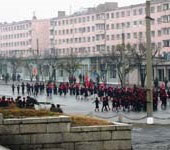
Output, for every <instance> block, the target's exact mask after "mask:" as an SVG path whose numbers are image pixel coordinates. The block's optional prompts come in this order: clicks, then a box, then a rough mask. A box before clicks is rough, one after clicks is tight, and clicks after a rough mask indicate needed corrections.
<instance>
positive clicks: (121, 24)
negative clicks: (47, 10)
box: [51, 0, 170, 55]
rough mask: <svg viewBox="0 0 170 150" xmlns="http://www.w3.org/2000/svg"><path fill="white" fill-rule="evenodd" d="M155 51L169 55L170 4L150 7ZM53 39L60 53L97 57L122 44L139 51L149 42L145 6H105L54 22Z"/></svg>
mask: <svg viewBox="0 0 170 150" xmlns="http://www.w3.org/2000/svg"><path fill="white" fill-rule="evenodd" d="M151 17H152V18H153V20H152V22H151V25H152V26H151V30H152V31H151V36H152V47H153V48H154V47H157V48H160V49H161V52H163V51H167V52H168V51H169V50H170V48H169V45H170V38H169V34H170V24H169V22H170V1H169V0H162V1H160V0H159V1H158V0H157V1H152V5H151ZM51 23H52V28H51V35H53V36H52V37H51V38H52V39H53V40H54V47H55V48H57V49H59V53H61V54H68V52H70V51H73V52H76V53H79V54H80V55H81V54H84V53H88V54H89V53H90V54H94V55H95V54H96V53H98V52H100V51H110V50H113V49H114V48H115V46H116V45H117V44H121V43H122V33H124V35H125V43H126V44H127V43H130V44H132V45H134V46H136V47H138V45H139V44H140V43H144V42H145V41H146V38H145V37H146V36H145V34H146V27H145V4H138V5H131V6H127V7H118V5H117V3H105V4H103V5H99V6H98V7H96V8H89V9H87V10H86V11H83V12H77V13H75V14H73V15H71V16H64V15H63V16H62V17H61V16H59V17H57V18H54V19H51Z"/></svg>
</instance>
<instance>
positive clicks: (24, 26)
mask: <svg viewBox="0 0 170 150" xmlns="http://www.w3.org/2000/svg"><path fill="white" fill-rule="evenodd" d="M30 27H31V23H27V24H21V25H12V26H8V27H2V28H1V29H0V31H1V32H9V31H15V30H27V29H28V28H30Z"/></svg>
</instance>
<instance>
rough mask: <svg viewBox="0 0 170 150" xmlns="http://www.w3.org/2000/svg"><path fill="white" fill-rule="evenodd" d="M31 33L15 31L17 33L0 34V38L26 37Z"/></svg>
mask: <svg viewBox="0 0 170 150" xmlns="http://www.w3.org/2000/svg"><path fill="white" fill-rule="evenodd" d="M30 34H31V33H28V32H27V33H17V34H8V35H2V36H0V40H7V39H17V38H25V37H28V36H29V35H30Z"/></svg>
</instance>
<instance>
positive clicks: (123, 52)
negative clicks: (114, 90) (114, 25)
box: [121, 32, 125, 87]
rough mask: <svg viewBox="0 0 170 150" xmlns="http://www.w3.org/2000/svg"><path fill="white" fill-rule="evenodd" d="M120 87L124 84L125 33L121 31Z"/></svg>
mask: <svg viewBox="0 0 170 150" xmlns="http://www.w3.org/2000/svg"><path fill="white" fill-rule="evenodd" d="M121 51H122V52H121V55H122V56H121V57H122V87H124V86H125V33H124V32H122V49H121Z"/></svg>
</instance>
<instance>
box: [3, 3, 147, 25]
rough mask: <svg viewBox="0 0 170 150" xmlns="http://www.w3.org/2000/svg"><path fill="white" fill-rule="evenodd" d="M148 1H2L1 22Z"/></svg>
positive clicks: (55, 15)
mask: <svg viewBox="0 0 170 150" xmlns="http://www.w3.org/2000/svg"><path fill="white" fill-rule="evenodd" d="M145 1H146V0H0V22H12V21H21V20H30V19H31V18H32V16H33V12H34V11H35V14H36V16H37V18H38V19H45V18H52V17H57V12H58V11H66V14H67V15H69V14H70V13H74V12H76V11H79V10H82V9H83V8H88V7H94V6H97V5H98V4H101V3H105V2H118V3H119V7H120V6H128V5H133V4H139V3H144V2H145Z"/></svg>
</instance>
